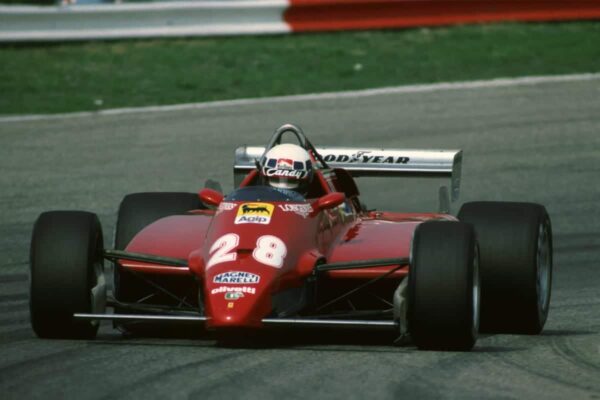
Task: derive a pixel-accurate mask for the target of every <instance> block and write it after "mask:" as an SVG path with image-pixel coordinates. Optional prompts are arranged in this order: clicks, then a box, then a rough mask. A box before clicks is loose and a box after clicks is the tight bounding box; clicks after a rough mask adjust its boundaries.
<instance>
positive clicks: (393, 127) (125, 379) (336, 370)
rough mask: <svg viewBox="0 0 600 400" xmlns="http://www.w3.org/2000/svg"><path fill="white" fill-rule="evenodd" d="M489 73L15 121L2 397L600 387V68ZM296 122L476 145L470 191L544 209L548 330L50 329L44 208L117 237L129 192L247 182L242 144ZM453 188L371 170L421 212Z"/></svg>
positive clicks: (1, 223) (1, 244)
mask: <svg viewBox="0 0 600 400" xmlns="http://www.w3.org/2000/svg"><path fill="white" fill-rule="evenodd" d="M524 79H527V80H530V79H531V78H524ZM488 82H490V83H487V84H485V83H478V84H463V85H462V86H456V84H436V85H437V86H436V85H426V86H425V87H427V88H428V89H427V90H425V89H423V87H422V88H421V89H415V88H417V86H415V87H410V88H412V89H399V88H396V90H381V89H376V90H373V91H370V92H369V91H367V93H369V94H368V95H366V94H364V92H349V93H348V92H347V93H346V94H343V95H340V94H326V95H309V96H296V97H295V98H292V97H286V98H284V99H283V100H282V99H279V100H272V99H271V100H268V99H267V100H265V99H261V100H257V101H251V100H239V101H232V102H220V104H218V103H204V104H209V105H206V106H189V105H188V106H179V107H177V106H171V108H170V109H169V108H167V109H161V108H149V109H146V110H139V109H138V110H135V111H127V112H112V113H109V112H105V113H104V114H99V115H98V114H91V113H90V114H82V115H77V116H74V115H61V116H52V117H47V116H42V117H40V116H35V117H32V116H28V117H27V118H24V117H8V119H7V118H6V117H3V118H2V119H0V149H1V154H0V155H1V157H0V166H1V171H2V174H0V187H1V188H2V190H1V191H0V201H1V203H2V207H0V252H1V254H2V255H3V257H2V261H0V353H1V354H2V357H1V358H0V393H2V398H3V399H23V398H27V399H35V398H45V399H47V398H78V399H101V398H140V397H144V398H159V397H160V398H182V397H184V398H200V397H201V398H203V399H207V398H233V397H236V398H239V397H244V398H261V399H268V398H282V397H297V398H307V397H314V398H364V397H367V396H368V397H373V398H390V399H391V398H399V397H403V398H423V397H425V398H440V397H452V398H477V399H481V398H544V399H545V400H547V399H564V398H577V399H594V398H598V397H600V381H599V380H598V376H599V373H600V290H598V288H599V287H600V268H598V266H599V264H600V228H598V227H599V226H600V214H599V213H598V199H600V185H599V184H598V182H599V179H598V176H599V174H600V112H599V110H600V78H598V74H593V75H587V76H586V78H581V76H579V78H574V77H572V76H571V77H570V78H566V77H553V78H544V79H542V80H538V81H535V82H531V81H529V82H526V81H523V80H518V79H516V80H508V81H505V83H503V84H497V83H491V82H497V81H488ZM452 85H455V86H452ZM351 93H354V95H353V94H351ZM361 93H363V94H361ZM18 118H21V119H18ZM284 122H294V123H297V124H299V125H300V126H302V128H303V129H304V130H305V132H306V133H307V135H308V136H309V138H310V139H311V140H312V141H313V143H315V144H317V145H321V146H326V145H330V146H332V145H344V146H356V147H361V146H364V147H375V146H380V147H384V148H462V149H463V151H464V160H463V171H462V178H463V179H462V192H461V200H460V201H471V200H509V201H511V200H518V201H533V202H539V203H542V204H545V205H546V207H547V208H548V211H549V213H550V215H551V217H552V222H553V230H554V248H555V251H554V256H555V260H554V262H555V269H554V283H553V288H552V300H551V311H550V316H549V319H548V323H547V325H546V328H545V330H544V332H543V334H542V335H541V336H518V335H490V336H483V337H481V338H480V340H479V341H478V343H477V346H476V347H475V349H474V351H473V352H470V353H449V352H419V351H416V350H415V349H414V348H413V347H393V346H389V345H388V342H387V341H382V340H380V339H379V340H378V339H373V338H370V337H364V336H360V337H359V336H353V337H350V336H348V335H346V334H343V335H339V336H337V337H336V336H331V335H327V336H326V335H323V336H318V335H317V336H316V337H310V338H306V340H303V339H300V340H297V341H295V342H294V343H291V344H286V345H284V346H281V345H280V346H275V347H267V348H257V349H240V348H221V347H216V346H215V344H214V342H213V341H212V340H208V339H190V338H184V339H181V338H123V337H121V335H120V334H119V333H118V332H116V331H113V330H112V329H111V327H110V324H109V323H106V324H104V325H103V326H102V328H101V331H100V335H99V338H98V339H97V340H96V341H87V342H86V341H83V342H79V341H68V340H61V341H48V340H40V339H37V338H35V336H34V334H33V332H32V331H31V329H30V327H29V321H28V318H29V316H28V305H27V287H28V283H27V260H28V246H29V239H30V234H31V229H32V225H33V222H34V220H35V218H36V217H37V215H38V214H39V213H40V212H42V211H45V210H51V209H85V210H90V211H94V212H97V213H98V214H99V216H100V219H101V221H102V224H103V227H104V235H105V243H107V244H110V243H111V242H112V239H111V236H112V230H113V226H114V223H115V218H116V215H115V214H116V210H117V207H118V204H119V202H120V200H121V199H122V197H123V196H124V195H125V194H127V193H130V192H137V191H157V190H161V191H180V190H183V191H190V192H194V191H196V190H197V189H198V188H200V187H202V186H203V183H204V181H205V180H206V179H207V178H212V179H216V180H219V181H220V182H222V184H223V187H224V189H225V190H226V191H228V190H231V187H232V184H233V178H232V162H233V150H234V148H235V147H236V146H238V145H242V144H253V145H254V144H264V143H265V142H266V140H267V139H268V138H269V137H270V135H271V133H272V131H273V130H274V129H275V128H276V127H277V126H279V125H281V124H282V123H284ZM437 184H438V183H437V182H416V181H412V180H400V179H399V180H394V181H391V182H390V181H389V180H386V179H370V180H365V179H361V180H360V181H359V187H360V188H361V191H362V193H363V198H364V201H365V202H366V203H367V204H368V206H369V207H370V208H373V207H376V208H378V209H389V210H409V211H425V210H435V208H436V207H437V204H436V199H437V197H436V196H437V194H436V193H437ZM459 206H460V203H458V204H455V205H454V207H453V210H454V211H458V208H459Z"/></svg>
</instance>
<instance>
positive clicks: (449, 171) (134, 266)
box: [30, 124, 552, 350]
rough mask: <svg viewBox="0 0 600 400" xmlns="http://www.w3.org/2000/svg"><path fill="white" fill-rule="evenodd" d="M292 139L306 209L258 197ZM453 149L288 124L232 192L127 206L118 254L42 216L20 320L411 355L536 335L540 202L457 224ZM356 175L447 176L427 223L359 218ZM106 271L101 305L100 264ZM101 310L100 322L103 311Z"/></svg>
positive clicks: (95, 237)
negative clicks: (491, 338) (283, 332)
mask: <svg viewBox="0 0 600 400" xmlns="http://www.w3.org/2000/svg"><path fill="white" fill-rule="evenodd" d="M284 134H285V136H286V138H287V139H289V137H291V140H293V141H296V140H297V141H298V143H299V145H300V146H301V147H303V148H304V149H306V150H307V151H308V152H309V154H310V157H311V159H312V163H313V165H314V179H313V180H312V183H311V184H310V187H309V188H308V191H307V193H306V196H304V197H302V198H301V199H298V198H290V197H289V196H286V195H285V194H283V193H282V192H281V191H278V190H275V189H273V188H272V187H270V186H266V185H264V182H262V180H261V176H260V175H259V173H258V171H259V168H260V166H261V165H262V164H263V163H264V162H265V160H264V155H265V154H266V152H267V151H268V150H269V149H271V148H272V147H273V146H275V145H277V144H279V143H281V142H282V137H283V136H284ZM461 161H462V153H461V151H457V150H441V151H439V150H436V151H422V150H418V151H417V150H384V149H375V148H340V147H331V148H315V147H314V146H313V145H312V144H311V142H310V141H309V140H308V139H307V138H306V136H305V135H304V133H303V132H302V130H301V129H300V128H298V127H296V126H294V125H289V124H287V125H284V126H282V127H281V128H279V129H277V130H276V132H275V133H274V135H273V137H272V138H271V140H270V142H269V143H268V145H267V146H266V147H246V146H244V147H240V148H238V149H237V150H236V152H235V165H234V180H235V182H236V187H237V188H236V189H235V190H233V191H232V192H231V193H229V194H228V195H226V196H224V195H223V194H221V192H220V191H218V190H215V189H214V188H213V189H211V188H204V189H203V190H201V191H200V192H199V194H195V193H136V194H130V195H128V196H126V197H125V198H124V200H123V201H122V203H121V205H120V208H119V212H118V220H117V225H116V232H115V238H114V248H113V249H105V247H104V245H103V236H102V229H101V226H100V223H99V220H98V217H97V216H96V215H95V214H93V213H89V212H83V211H50V212H45V213H42V214H41V215H40V216H39V218H38V219H37V221H36V223H35V226H34V229H33V237H32V242H31V253H30V268H31V281H30V282H31V289H30V311H31V323H32V326H33V329H34V331H35V332H36V334H37V335H38V336H40V337H47V338H93V337H95V336H96V333H97V330H98V325H99V322H100V321H101V320H112V321H113V324H114V325H115V326H117V327H119V328H121V329H123V330H131V329H135V326H136V324H140V323H158V324H162V323H165V324H166V323H172V322H192V323H194V322H197V323H198V324H201V325H203V329H207V330H212V331H215V332H216V333H217V334H218V333H227V334H230V335H231V334H232V335H235V334H236V333H239V334H240V335H242V334H243V332H247V331H248V330H260V329H269V328H291V329H295V328H332V329H336V328H340V329H342V328H351V329H367V330H390V331H394V332H397V334H398V337H400V338H405V339H406V338H408V339H410V340H411V341H412V343H414V344H415V345H416V346H417V347H418V348H419V349H444V350H469V349H471V348H472V347H473V346H474V344H475V342H476V340H477V336H478V332H480V331H482V332H492V333H499V332H507V333H523V334H537V333H540V332H541V330H542V328H543V326H544V323H545V321H546V318H547V315H548V308H549V301H550V289H551V278H552V230H551V224H550V218H549V216H548V213H547V212H546V209H545V208H544V207H543V206H541V205H538V204H531V203H507V202H472V203H466V204H464V205H463V206H462V208H461V209H460V212H459V213H458V216H457V217H454V216H452V215H450V214H449V213H448V205H449V203H450V202H451V201H453V200H455V199H456V198H457V196H458V191H459V183H460V170H461ZM356 176H418V177H427V176H436V177H440V176H442V177H449V178H450V182H451V184H450V189H447V188H446V187H441V188H440V205H441V210H440V211H439V212H432V213H399V212H386V211H370V210H367V209H365V207H364V205H363V204H362V203H361V201H360V199H359V190H358V188H357V186H356V184H355V180H354V177H356ZM105 260H108V261H111V262H113V263H114V268H113V270H114V272H113V273H114V287H113V289H112V296H111V297H110V298H109V297H108V296H107V289H106V287H107V285H106V283H105V282H106V279H105V272H104V261H105ZM107 306H110V307H112V310H113V312H111V313H107V312H106V307H107Z"/></svg>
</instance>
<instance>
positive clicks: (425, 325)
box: [407, 221, 479, 351]
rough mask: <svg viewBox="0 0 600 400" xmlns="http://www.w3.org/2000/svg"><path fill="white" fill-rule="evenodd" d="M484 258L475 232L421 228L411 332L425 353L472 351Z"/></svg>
mask: <svg viewBox="0 0 600 400" xmlns="http://www.w3.org/2000/svg"><path fill="white" fill-rule="evenodd" d="M478 260H479V255H478V249H477V242H476V240H475V232H474V230H473V227H472V226H471V225H469V224H465V223H462V222H449V221H445V222H442V221H433V222H426V223H423V224H421V225H419V226H418V227H417V229H416V230H415V233H414V236H413V242H412V249H411V263H410V270H409V274H408V316H407V318H408V330H409V333H410V335H411V337H412V339H413V341H414V343H415V344H416V346H417V347H418V348H419V349H422V350H458V351H467V350H470V349H471V348H473V346H474V345H475V342H476V341H477V334H478V330H479V265H478V264H479V261H478Z"/></svg>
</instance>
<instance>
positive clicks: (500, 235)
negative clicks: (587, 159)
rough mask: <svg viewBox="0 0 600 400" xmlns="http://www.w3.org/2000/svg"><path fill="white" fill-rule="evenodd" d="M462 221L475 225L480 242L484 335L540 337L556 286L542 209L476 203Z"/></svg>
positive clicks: (463, 210)
mask: <svg viewBox="0 0 600 400" xmlns="http://www.w3.org/2000/svg"><path fill="white" fill-rule="evenodd" d="M458 219H459V220H461V221H463V222H467V223H470V224H472V225H473V227H474V228H475V232H476V234H477V240H478V242H479V249H480V257H481V331H482V332H488V333H522V334H538V333H540V332H541V331H542V329H543V327H544V324H545V322H546V319H547V317H548V309H549V305H550V290H551V286H552V226H551V223H550V217H549V216H548V213H547V212H546V209H545V208H544V206H542V205H539V204H532V203H509V202H472V203H466V204H464V205H463V206H462V208H461V209H460V212H459V213H458Z"/></svg>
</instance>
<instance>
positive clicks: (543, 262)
mask: <svg viewBox="0 0 600 400" xmlns="http://www.w3.org/2000/svg"><path fill="white" fill-rule="evenodd" d="M550 263H551V255H550V240H549V235H548V226H547V224H545V223H542V224H540V230H539V233H538V246H537V282H536V286H537V293H538V305H539V308H540V311H541V312H542V314H545V313H546V310H547V309H548V303H549V300H550V268H551V266H550Z"/></svg>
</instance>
